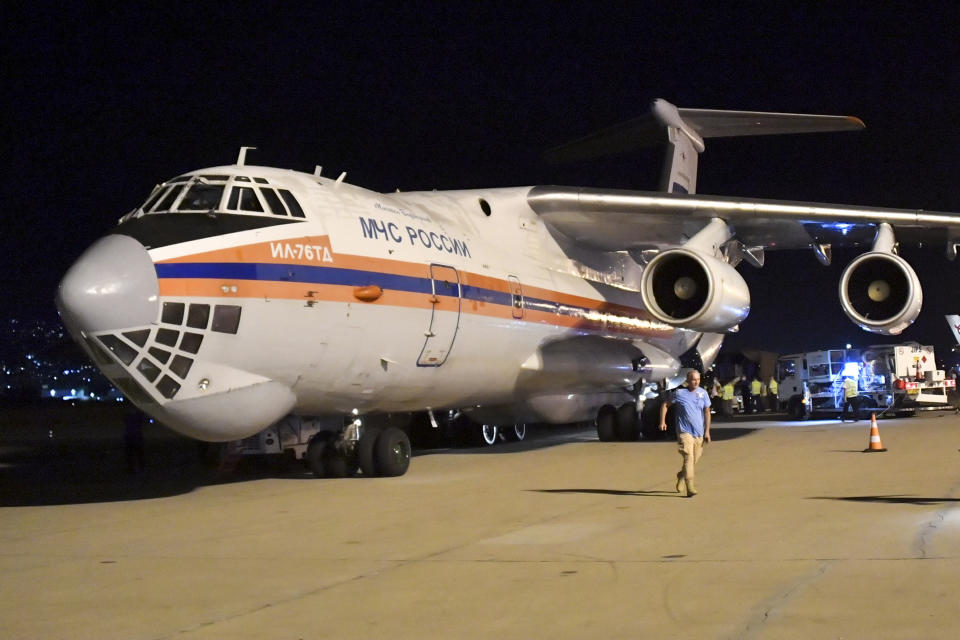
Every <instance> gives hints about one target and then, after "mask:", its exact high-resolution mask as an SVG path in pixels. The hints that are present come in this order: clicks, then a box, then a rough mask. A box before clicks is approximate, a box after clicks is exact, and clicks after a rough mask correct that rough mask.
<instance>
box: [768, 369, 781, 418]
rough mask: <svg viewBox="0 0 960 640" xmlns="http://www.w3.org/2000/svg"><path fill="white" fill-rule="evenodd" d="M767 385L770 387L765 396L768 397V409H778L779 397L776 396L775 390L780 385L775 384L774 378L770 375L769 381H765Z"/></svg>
mask: <svg viewBox="0 0 960 640" xmlns="http://www.w3.org/2000/svg"><path fill="white" fill-rule="evenodd" d="M767 387H768V388H769V389H770V395H769V396H767V397H768V398H769V399H770V410H771V411H779V410H780V398H779V397H778V396H777V392H778V391H780V386H779V385H778V384H777V380H776V378H774V377H773V376H770V382H768V383H767Z"/></svg>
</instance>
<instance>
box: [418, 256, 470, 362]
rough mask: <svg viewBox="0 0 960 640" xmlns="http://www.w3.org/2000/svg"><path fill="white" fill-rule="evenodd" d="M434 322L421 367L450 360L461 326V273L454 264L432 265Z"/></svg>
mask: <svg viewBox="0 0 960 640" xmlns="http://www.w3.org/2000/svg"><path fill="white" fill-rule="evenodd" d="M430 287H431V290H430V293H431V295H430V306H431V309H430V324H429V326H428V328H427V331H426V333H425V334H424V335H426V337H427V339H426V340H425V341H424V343H423V349H422V350H421V351H420V357H419V358H418V359H417V366H419V367H439V366H440V365H442V364H443V363H444V362H446V360H447V356H448V355H450V349H451V348H452V347H453V340H454V338H456V337H457V327H459V326H460V295H461V292H460V274H459V273H457V270H456V269H454V268H453V267H449V266H447V265H442V264H431V265H430Z"/></svg>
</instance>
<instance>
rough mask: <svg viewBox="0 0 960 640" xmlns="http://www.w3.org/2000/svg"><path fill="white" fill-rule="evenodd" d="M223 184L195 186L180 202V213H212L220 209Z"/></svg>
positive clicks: (178, 208)
mask: <svg viewBox="0 0 960 640" xmlns="http://www.w3.org/2000/svg"><path fill="white" fill-rule="evenodd" d="M221 197H223V185H222V184H194V185H193V186H191V187H190V190H189V191H187V195H185V196H183V200H181V201H180V206H178V207H177V210H178V211H211V210H213V209H219V208H220V198H221Z"/></svg>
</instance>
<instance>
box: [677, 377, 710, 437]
mask: <svg viewBox="0 0 960 640" xmlns="http://www.w3.org/2000/svg"><path fill="white" fill-rule="evenodd" d="M670 401H671V402H672V403H673V406H674V407H675V409H674V411H676V417H677V433H689V434H690V435H692V436H693V437H694V438H702V437H703V431H704V429H703V410H704V409H706V408H707V407H709V406H710V395H709V394H708V393H707V391H706V389H704V388H703V387H697V388H696V390H695V391H690V390H689V389H687V388H686V387H680V388H679V389H676V390H674V392H673V398H672V399H671V400H670Z"/></svg>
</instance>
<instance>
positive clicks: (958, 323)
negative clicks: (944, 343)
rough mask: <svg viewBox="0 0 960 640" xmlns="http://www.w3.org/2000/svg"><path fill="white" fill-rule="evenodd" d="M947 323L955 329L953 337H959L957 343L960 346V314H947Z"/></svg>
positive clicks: (951, 328)
mask: <svg viewBox="0 0 960 640" xmlns="http://www.w3.org/2000/svg"><path fill="white" fill-rule="evenodd" d="M947 324H949V325H950V330H951V331H953V337H954V338H956V339H957V345H958V346H960V316H947Z"/></svg>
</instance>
